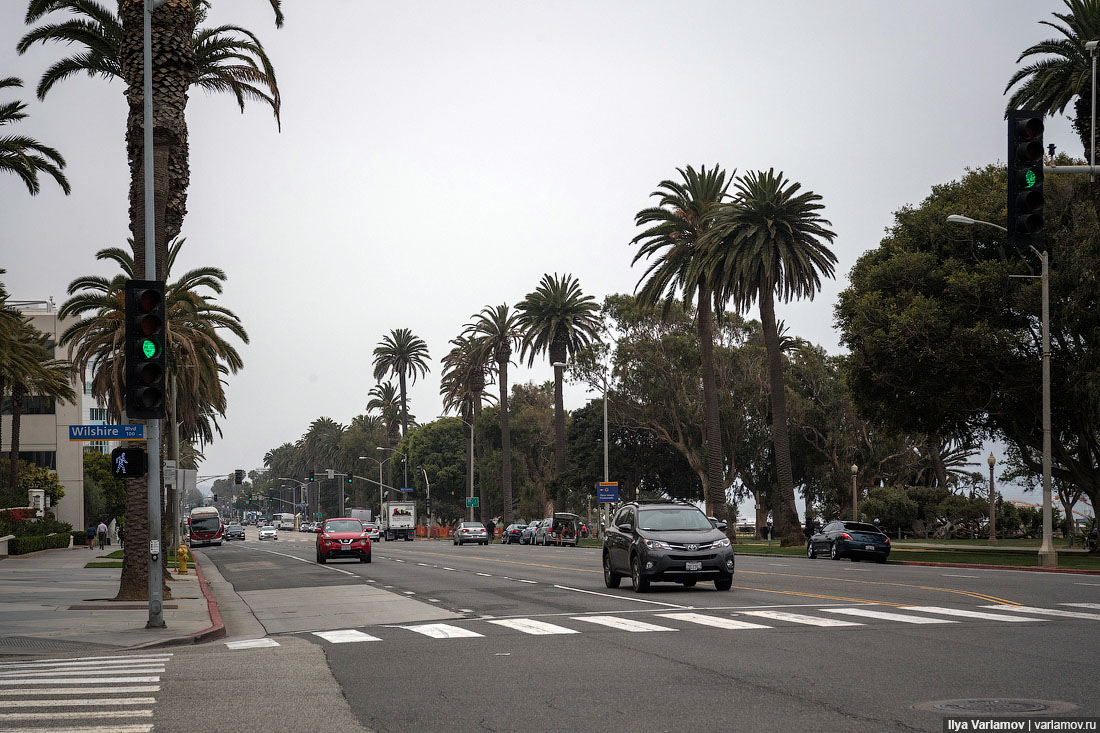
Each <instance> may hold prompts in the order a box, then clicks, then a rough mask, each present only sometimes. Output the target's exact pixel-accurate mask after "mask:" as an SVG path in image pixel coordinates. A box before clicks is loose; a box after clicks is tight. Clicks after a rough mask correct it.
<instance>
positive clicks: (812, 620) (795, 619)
mask: <svg viewBox="0 0 1100 733" xmlns="http://www.w3.org/2000/svg"><path fill="white" fill-rule="evenodd" d="M738 613H739V614H741V615H742V616H758V617H760V618H768V619H772V620H773V621H789V622H790V623H792V624H805V625H807V626H821V627H823V628H840V627H841V626H863V624H861V623H859V622H858V621H841V620H840V619H838V618H820V617H818V616H807V615H806V614H804V613H789V612H787V611H738Z"/></svg>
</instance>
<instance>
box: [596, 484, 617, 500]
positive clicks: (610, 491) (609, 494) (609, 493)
mask: <svg viewBox="0 0 1100 733" xmlns="http://www.w3.org/2000/svg"><path fill="white" fill-rule="evenodd" d="M618 500H619V482H618V481H598V482H597V483H596V501H597V502H598V503H600V504H614V503H615V502H617V501H618Z"/></svg>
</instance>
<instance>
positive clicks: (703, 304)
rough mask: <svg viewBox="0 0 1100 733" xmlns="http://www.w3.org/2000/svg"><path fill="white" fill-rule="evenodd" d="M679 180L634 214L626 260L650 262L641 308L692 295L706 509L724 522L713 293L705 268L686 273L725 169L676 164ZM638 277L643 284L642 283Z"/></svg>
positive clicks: (721, 191)
mask: <svg viewBox="0 0 1100 733" xmlns="http://www.w3.org/2000/svg"><path fill="white" fill-rule="evenodd" d="M677 171H678V172H679V173H680V178H681V180H680V181H673V180H664V181H661V183H660V184H659V185H658V186H657V190H656V191H654V192H653V194H652V196H654V197H656V198H657V200H658V204H657V206H654V207H650V208H648V209H642V210H641V211H639V212H638V213H637V214H635V216H634V223H635V224H636V225H637V226H644V227H647V228H646V229H645V231H643V232H642V233H640V234H638V235H637V236H636V237H634V239H632V240H631V244H637V245H640V247H639V249H638V253H637V254H636V255H634V259H633V261H632V263H631V264H637V263H638V261H639V260H643V259H645V260H650V259H652V260H653V261H652V262H651V263H650V264H649V266H648V267H647V268H646V270H645V272H644V273H643V274H642V277H641V279H640V280H639V281H638V284H639V285H640V286H641V287H640V289H638V291H637V295H638V300H639V302H640V303H641V304H642V305H644V306H654V305H656V304H657V303H659V302H661V301H664V304H665V314H666V315H667V314H668V312H669V306H671V304H672V302H673V301H674V300H676V299H678V298H681V297H682V298H683V301H684V305H685V306H687V305H689V304H690V303H691V300H692V298H695V301H696V309H695V329H696V333H697V334H698V337H699V357H700V358H699V360H700V367H701V371H702V376H703V434H704V436H705V440H706V462H707V463H706V482H705V486H704V493H705V494H706V497H707V511H708V512H709V513H710V514H711V516H714V517H716V518H717V519H721V520H725V519H726V518H727V511H726V487H725V481H726V479H725V476H726V473H725V454H724V452H723V450H722V425H721V420H720V419H719V416H718V386H717V377H716V376H715V372H714V312H713V308H712V307H713V298H714V292H713V287H712V285H711V283H710V281H709V280H708V279H707V277H706V273H705V272H698V273H694V272H692V268H693V265H695V263H696V262H697V261H698V258H699V256H700V255H699V250H700V245H699V240H700V239H701V238H702V237H703V236H704V235H705V234H706V232H707V229H708V228H709V226H710V223H709V219H708V217H709V215H710V213H711V212H712V211H713V209H714V208H715V207H716V206H718V204H719V203H721V202H722V201H723V200H724V199H725V198H726V196H727V194H726V190H727V189H728V188H729V184H730V182H729V181H728V180H727V179H726V172H725V171H724V170H722V169H721V168H719V167H718V166H714V167H713V168H711V169H710V170H707V168H706V166H703V167H701V168H700V169H699V170H698V171H696V170H695V169H694V168H692V167H691V166H690V165H689V166H687V167H686V168H678V169H677ZM643 281H644V284H643Z"/></svg>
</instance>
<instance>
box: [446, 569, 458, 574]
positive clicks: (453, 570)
mask: <svg viewBox="0 0 1100 733" xmlns="http://www.w3.org/2000/svg"><path fill="white" fill-rule="evenodd" d="M443 569H444V570H450V571H451V572H452V573H457V572H458V571H457V570H455V569H454V568H443Z"/></svg>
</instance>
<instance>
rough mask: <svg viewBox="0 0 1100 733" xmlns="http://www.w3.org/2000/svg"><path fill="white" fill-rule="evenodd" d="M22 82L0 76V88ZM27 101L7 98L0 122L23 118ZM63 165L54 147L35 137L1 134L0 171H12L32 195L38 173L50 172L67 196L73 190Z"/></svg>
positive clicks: (21, 83)
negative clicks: (15, 100) (63, 170)
mask: <svg viewBox="0 0 1100 733" xmlns="http://www.w3.org/2000/svg"><path fill="white" fill-rule="evenodd" d="M21 86H23V82H22V81H21V80H20V79H17V78H15V77H14V76H9V77H8V78H6V79H0V89H6V88H7V87H21ZM26 107H27V105H25V104H23V103H22V102H8V103H7V104H3V105H0V126H3V125H10V124H11V123H13V122H18V121H19V120H22V119H24V118H26V116H27V113H26V112H24V111H23V110H24V109H26ZM64 167H65V159H64V158H62V157H61V153H59V152H57V151H56V150H55V149H53V148H51V147H48V146H46V145H43V144H42V143H40V142H38V141H37V140H35V139H34V138H31V137H25V136H22V135H5V136H3V137H0V172H3V173H14V174H15V175H17V176H19V177H20V178H21V179H22V180H23V183H25V184H26V186H27V190H28V191H30V192H31V196H35V195H37V194H38V192H39V191H40V190H42V186H41V185H40V184H39V182H38V174H39V173H46V174H48V175H50V176H51V177H52V178H53V179H54V180H55V181H57V185H59V186H61V190H62V191H64V192H65V195H66V196H68V195H69V192H70V191H71V190H72V189H70V188H69V181H68V179H67V178H65V174H64V173H62V172H61V169H62V168H64Z"/></svg>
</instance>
